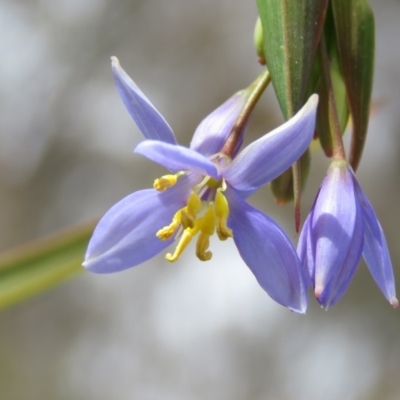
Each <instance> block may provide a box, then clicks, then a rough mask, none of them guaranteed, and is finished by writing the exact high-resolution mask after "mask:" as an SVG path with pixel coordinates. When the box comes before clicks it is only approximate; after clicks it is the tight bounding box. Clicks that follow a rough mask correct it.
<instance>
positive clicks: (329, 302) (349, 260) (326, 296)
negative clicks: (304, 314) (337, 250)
mask: <svg viewBox="0 0 400 400" xmlns="http://www.w3.org/2000/svg"><path fill="white" fill-rule="evenodd" d="M363 225H364V224H363V219H362V211H361V207H360V206H359V204H357V211H356V220H355V229H354V233H353V236H352V237H351V238H350V245H349V247H348V251H347V254H346V256H345V259H344V261H343V263H342V264H341V265H339V266H338V267H337V268H336V270H335V273H334V275H333V276H332V278H331V279H330V280H329V281H328V283H327V285H326V286H325V288H324V291H323V292H322V294H321V296H320V297H319V298H318V302H319V303H320V304H321V305H322V306H323V307H324V308H325V309H328V308H329V307H332V306H333V305H335V304H336V303H337V302H338V301H339V300H340V298H341V297H342V296H343V294H344V292H345V291H346V289H347V287H348V285H349V283H350V281H351V279H352V278H353V275H354V273H355V272H356V269H357V266H358V264H359V262H360V258H361V252H362V249H363V244H364V226H363Z"/></svg>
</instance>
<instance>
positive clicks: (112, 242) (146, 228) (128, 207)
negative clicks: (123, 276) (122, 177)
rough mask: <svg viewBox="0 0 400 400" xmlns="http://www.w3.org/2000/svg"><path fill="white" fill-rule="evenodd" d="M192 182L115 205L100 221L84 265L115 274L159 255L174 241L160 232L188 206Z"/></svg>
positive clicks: (140, 194)
mask: <svg viewBox="0 0 400 400" xmlns="http://www.w3.org/2000/svg"><path fill="white" fill-rule="evenodd" d="M189 182H190V179H188V178H183V179H182V180H181V181H179V182H178V183H177V184H176V185H175V186H173V187H172V188H170V189H168V190H166V191H164V192H157V191H156V190H154V189H147V190H141V191H138V192H135V193H133V194H131V195H129V196H127V197H125V198H124V199H122V200H121V201H120V202H118V203H117V204H115V205H114V206H113V207H112V208H111V209H110V210H109V211H108V212H107V213H106V214H105V215H104V216H103V218H102V219H101V220H100V222H99V223H98V225H97V227H96V229H95V231H94V233H93V236H92V238H91V239H90V242H89V246H88V249H87V252H86V256H85V262H84V264H83V265H84V266H85V267H86V268H87V269H88V270H90V271H92V272H96V273H102V274H103V273H111V272H117V271H121V270H124V269H127V268H130V267H134V266H136V265H138V264H140V263H142V262H144V261H146V260H148V259H150V258H152V257H153V256H155V255H156V254H157V253H159V252H160V251H161V250H163V249H164V248H166V247H167V246H168V245H169V244H171V242H172V241H173V239H171V240H167V241H161V240H160V239H158V238H157V237H156V232H157V231H158V230H159V229H161V228H163V227H164V226H166V225H169V224H170V222H171V219H172V217H173V215H174V214H175V212H176V211H177V210H178V209H179V208H182V207H183V206H184V205H185V202H186V199H187V197H188V196H189V193H190V187H191V184H189Z"/></svg>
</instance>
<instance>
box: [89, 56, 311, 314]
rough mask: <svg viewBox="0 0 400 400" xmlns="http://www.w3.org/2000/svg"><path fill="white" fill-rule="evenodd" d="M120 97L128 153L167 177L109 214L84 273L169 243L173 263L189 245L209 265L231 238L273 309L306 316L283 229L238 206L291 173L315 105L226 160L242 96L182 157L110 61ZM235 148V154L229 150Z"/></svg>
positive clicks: (128, 261) (125, 264)
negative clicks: (217, 247)
mask: <svg viewBox="0 0 400 400" xmlns="http://www.w3.org/2000/svg"><path fill="white" fill-rule="evenodd" d="M112 69H113V74H114V78H115V82H116V84H117V88H118V91H119V94H120V96H121V98H122V100H123V102H124V104H125V106H126V108H127V110H128V111H129V113H130V114H131V116H132V118H133V119H134V121H135V122H136V124H137V125H138V127H139V128H140V130H141V131H142V133H143V135H144V136H145V138H146V139H147V140H145V141H143V142H141V143H140V144H139V145H138V146H137V147H136V149H135V152H136V153H139V154H141V155H143V156H145V157H147V158H149V159H150V160H152V161H154V162H156V163H159V164H161V165H163V166H164V167H166V168H167V169H168V170H169V171H170V172H171V173H170V174H167V175H164V176H162V177H161V178H159V179H156V180H155V182H154V185H153V186H154V188H153V189H147V190H141V191H138V192H135V193H133V194H131V195H129V196H127V197H125V198H124V199H123V200H121V201H120V202H119V203H117V204H116V205H114V206H113V207H112V208H111V209H110V210H109V211H108V212H107V213H106V214H105V215H104V217H103V218H102V219H101V220H100V222H99V224H98V225H97V227H96V229H95V231H94V233H93V236H92V238H91V240H90V243H89V246H88V249H87V253H86V257H85V262H84V266H85V267H86V268H87V269H88V270H90V271H93V272H96V273H110V272H116V271H121V270H124V269H126V268H130V267H134V266H136V265H138V264H140V263H143V262H144V261H146V260H148V259H150V258H151V257H153V256H155V255H156V254H157V253H159V252H161V251H162V250H164V249H165V248H166V247H168V246H169V245H171V244H172V243H173V242H174V241H177V244H176V248H175V250H174V252H173V253H168V254H167V255H166V258H167V260H169V261H175V260H176V259H177V258H178V257H179V256H180V254H181V253H182V252H183V250H184V249H185V247H186V246H187V245H188V244H189V242H190V241H191V239H192V238H194V237H195V236H197V241H196V255H197V257H198V258H199V259H200V260H203V261H206V260H209V259H210V258H211V257H212V253H211V252H210V251H209V249H208V248H209V239H210V237H211V236H212V235H213V233H214V232H216V233H217V235H218V237H219V239H220V240H226V239H228V238H231V237H232V238H233V240H234V242H235V244H236V246H237V248H238V250H239V253H240V255H241V257H242V259H243V260H244V262H245V263H246V264H247V265H248V266H249V268H250V269H251V271H252V272H253V273H254V275H255V277H256V278H257V280H258V282H259V283H260V285H261V286H262V288H263V289H264V290H265V291H266V292H267V293H268V294H269V295H270V296H271V297H272V298H273V299H274V300H275V301H277V302H278V303H280V304H282V305H284V306H286V307H288V308H290V309H291V310H293V311H296V312H301V313H303V312H305V309H306V307H307V299H306V290H305V284H304V278H303V275H302V270H301V265H300V260H299V258H298V256H297V254H296V251H295V249H294V247H293V245H292V243H291V241H290V239H289V238H288V237H287V235H286V234H285V233H284V232H283V231H282V229H281V228H280V227H279V226H278V225H277V224H276V223H275V222H274V221H273V220H272V219H270V218H269V217H268V216H266V215H264V214H263V213H262V212H261V211H259V210H257V209H255V208H254V207H252V206H251V205H250V204H248V203H247V202H246V201H245V199H246V198H247V197H248V196H250V195H251V194H252V193H253V192H254V191H256V190H257V189H258V188H260V187H261V186H262V185H264V184H265V183H267V182H269V181H271V180H272V179H274V178H275V177H277V176H278V175H279V174H281V173H282V172H283V171H284V170H286V169H287V168H288V167H289V166H290V165H292V164H293V163H294V162H295V161H296V160H297V159H298V158H299V157H300V156H301V155H302V154H303V153H304V151H305V150H306V149H307V147H308V145H309V143H310V141H311V139H312V136H313V133H314V124H315V112H316V107H317V102H318V97H317V96H316V95H314V96H312V97H311V98H310V100H309V101H308V103H307V104H306V105H305V106H304V108H303V109H302V110H300V111H299V113H298V114H297V115H296V116H295V117H293V118H292V119H291V120H290V121H288V122H286V123H285V124H283V125H282V126H280V127H279V128H277V129H275V130H274V131H272V132H271V133H269V134H268V135H265V136H263V137H262V138H260V139H258V140H257V141H255V142H253V143H252V144H250V145H249V146H247V147H246V148H245V149H244V150H242V151H241V152H238V151H239V149H235V151H234V156H233V157H232V158H233V159H231V158H230V157H227V156H226V155H224V154H221V149H222V147H223V146H224V144H225V142H226V140H227V138H228V136H229V134H230V132H231V129H232V127H233V125H234V123H235V121H236V119H237V118H238V116H239V114H240V112H241V110H242V108H243V106H244V104H245V102H246V100H247V98H248V93H247V92H246V91H241V92H238V93H236V94H235V95H233V96H232V97H231V98H230V99H228V100H227V101H226V102H225V103H224V104H222V105H221V106H220V107H219V108H217V109H216V110H215V111H214V112H212V113H211V114H210V115H209V116H208V117H207V118H205V119H204V120H203V121H202V122H201V123H200V125H199V126H198V128H197V129H196V131H195V133H194V136H193V139H192V142H191V144H190V148H186V147H182V146H179V145H178V144H177V142H176V139H175V135H174V133H173V132H172V130H171V128H170V127H169V125H168V124H167V122H166V121H165V119H164V118H163V117H162V116H161V114H160V113H159V112H158V111H157V110H156V108H155V107H154V106H153V105H152V104H151V102H150V101H149V100H148V99H147V98H146V96H145V95H144V94H143V93H142V92H141V90H140V89H139V88H138V87H137V86H136V84H135V83H134V82H133V81H132V80H131V79H130V78H129V76H128V75H127V74H126V73H125V72H124V71H123V69H122V68H121V67H120V65H119V63H118V60H117V59H116V58H115V57H113V58H112ZM238 147H239V146H238Z"/></svg>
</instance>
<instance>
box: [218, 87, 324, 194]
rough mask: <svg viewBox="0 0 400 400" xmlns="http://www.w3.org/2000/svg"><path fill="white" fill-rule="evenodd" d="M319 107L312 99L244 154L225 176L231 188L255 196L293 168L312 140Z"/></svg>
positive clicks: (232, 164) (234, 162)
mask: <svg viewBox="0 0 400 400" xmlns="http://www.w3.org/2000/svg"><path fill="white" fill-rule="evenodd" d="M317 105H318V96H317V95H312V96H311V97H310V98H309V100H308V102H307V103H306V105H305V106H304V107H303V108H302V109H301V110H300V111H299V112H298V113H297V114H296V115H295V116H294V117H293V118H291V119H290V120H289V121H287V122H286V123H284V124H283V125H281V126H280V127H278V128H276V129H275V130H273V131H272V132H270V133H268V134H266V135H264V136H263V137H261V138H260V139H258V140H256V141H255V142H253V143H251V144H250V145H249V146H247V147H246V148H245V149H244V150H242V151H241V152H240V153H239V154H238V155H237V157H236V158H234V160H233V161H232V163H231V164H230V165H229V166H228V167H227V168H226V169H225V170H223V172H222V174H223V175H224V177H225V178H226V180H227V181H228V182H229V184H230V185H232V186H233V187H234V188H235V189H237V190H240V191H242V192H243V191H249V192H254V191H255V190H257V189H258V188H259V187H260V186H262V185H264V184H265V183H267V182H270V181H271V180H272V179H274V178H276V177H277V176H279V175H280V174H281V173H282V172H284V171H285V170H286V169H288V168H289V167H290V166H291V165H292V164H294V162H295V161H297V160H298V159H299V158H300V156H301V155H302V154H303V153H304V152H305V151H306V150H307V148H308V146H309V144H310V142H311V140H312V138H313V134H314V127H315V113H316V110H317Z"/></svg>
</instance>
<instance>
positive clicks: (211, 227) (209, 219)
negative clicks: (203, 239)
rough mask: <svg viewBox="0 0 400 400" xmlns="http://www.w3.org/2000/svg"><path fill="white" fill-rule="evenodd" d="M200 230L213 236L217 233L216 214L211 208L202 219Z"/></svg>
mask: <svg viewBox="0 0 400 400" xmlns="http://www.w3.org/2000/svg"><path fill="white" fill-rule="evenodd" d="M200 230H201V232H203V233H206V234H207V235H212V234H213V233H214V231H215V214H214V210H213V209H212V207H211V206H209V207H208V208H207V211H206V213H205V214H204V217H203V218H202V221H201V226H200Z"/></svg>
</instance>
